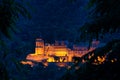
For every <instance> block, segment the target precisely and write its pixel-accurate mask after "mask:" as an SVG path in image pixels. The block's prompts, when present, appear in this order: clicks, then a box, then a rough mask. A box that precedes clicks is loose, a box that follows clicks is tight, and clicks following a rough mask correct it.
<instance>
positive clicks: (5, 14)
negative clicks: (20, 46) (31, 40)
mask: <svg viewBox="0 0 120 80" xmlns="http://www.w3.org/2000/svg"><path fill="white" fill-rule="evenodd" d="M0 2H1V3H0V32H1V33H2V34H3V35H4V36H6V37H7V38H11V32H16V27H15V23H16V21H17V20H18V19H19V18H20V17H21V16H23V17H26V18H30V17H31V16H30V13H29V12H28V10H27V8H25V6H24V5H23V2H22V0H20V1H17V0H0ZM0 37H1V35H0Z"/></svg>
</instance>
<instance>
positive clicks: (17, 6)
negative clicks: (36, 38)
mask: <svg viewBox="0 0 120 80" xmlns="http://www.w3.org/2000/svg"><path fill="white" fill-rule="evenodd" d="M20 17H25V18H27V19H30V18H31V15H30V12H28V9H27V7H26V6H25V4H24V2H23V0H0V54H1V57H0V73H1V74H2V75H1V76H0V79H1V80H9V77H8V76H9V75H8V74H9V72H8V70H7V66H6V64H7V63H6V61H5V60H6V58H7V57H9V56H11V54H10V52H12V51H10V52H9V51H8V45H5V43H4V42H5V41H8V39H11V38H12V34H13V33H16V32H17V29H18V28H17V27H16V26H15V25H16V22H17V20H18V19H20ZM7 44H9V41H8V43H7ZM7 62H8V63H9V62H10V60H8V61H7ZM14 62H15V60H14ZM15 63H16V62H15ZM17 66H19V65H17V64H16V67H17Z"/></svg>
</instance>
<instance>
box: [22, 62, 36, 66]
mask: <svg viewBox="0 0 120 80" xmlns="http://www.w3.org/2000/svg"><path fill="white" fill-rule="evenodd" d="M20 63H21V64H24V65H26V64H28V65H30V66H31V67H33V66H34V63H32V62H31V61H21V62H20Z"/></svg>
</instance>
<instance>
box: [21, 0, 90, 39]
mask: <svg viewBox="0 0 120 80" xmlns="http://www.w3.org/2000/svg"><path fill="white" fill-rule="evenodd" d="M87 1H88V0H73V1H72V0H31V6H32V8H33V9H34V11H32V14H31V15H32V19H31V20H30V21H26V20H22V21H21V22H20V23H21V24H22V27H24V29H23V33H22V34H24V35H27V37H28V38H36V37H40V36H42V37H43V38H44V39H46V40H47V41H53V40H54V39H56V40H71V41H74V40H75V39H76V37H78V32H77V30H78V28H79V27H80V26H81V25H82V24H83V23H84V22H85V21H86V15H87V11H86V10H85V9H84V6H85V5H86V3H87ZM28 35H29V36H28Z"/></svg>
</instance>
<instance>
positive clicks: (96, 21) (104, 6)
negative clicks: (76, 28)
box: [80, 0, 120, 40]
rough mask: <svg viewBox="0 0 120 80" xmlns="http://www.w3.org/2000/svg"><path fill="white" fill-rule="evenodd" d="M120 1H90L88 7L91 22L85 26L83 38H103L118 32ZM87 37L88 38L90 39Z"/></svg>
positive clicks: (82, 31)
mask: <svg viewBox="0 0 120 80" xmlns="http://www.w3.org/2000/svg"><path fill="white" fill-rule="evenodd" d="M119 4H120V0H117V1H116V0H90V2H89V3H88V5H87V9H90V12H89V15H88V16H89V19H90V20H89V22H86V23H85V25H83V26H82V27H81V28H80V30H81V36H80V37H81V38H84V36H85V35H88V36H89V39H90V40H91V39H93V38H96V39H99V38H103V36H104V34H105V33H111V34H112V33H114V32H118V31H119V29H120V24H119V21H120V10H119V8H120V5H119ZM88 36H87V37H88Z"/></svg>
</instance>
